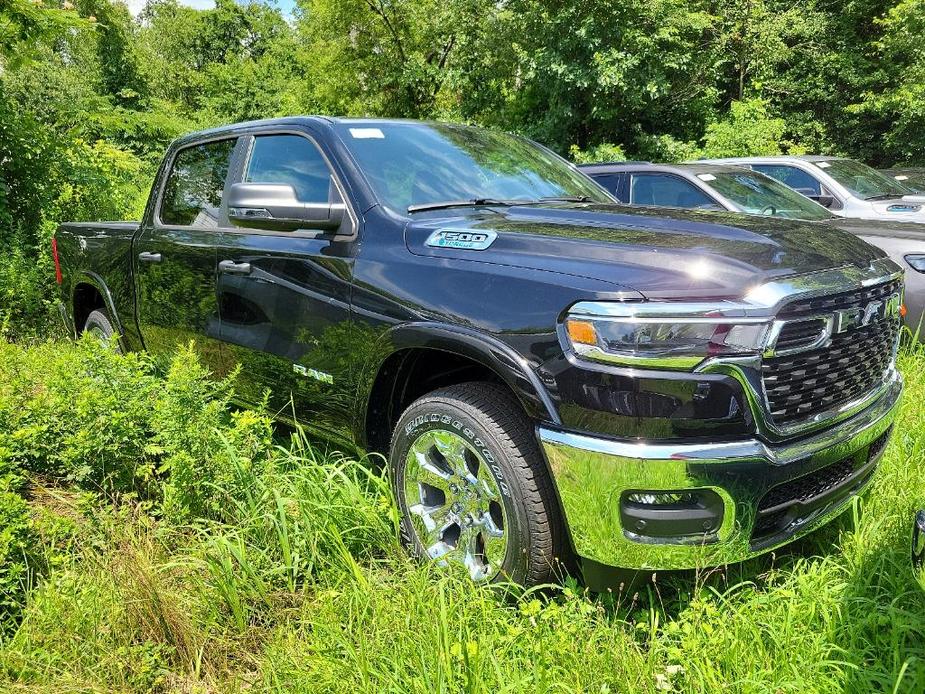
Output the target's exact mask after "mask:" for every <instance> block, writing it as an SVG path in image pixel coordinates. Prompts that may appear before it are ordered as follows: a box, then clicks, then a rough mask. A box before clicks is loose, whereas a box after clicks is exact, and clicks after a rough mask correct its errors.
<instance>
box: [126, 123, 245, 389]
mask: <svg viewBox="0 0 925 694" xmlns="http://www.w3.org/2000/svg"><path fill="white" fill-rule="evenodd" d="M235 144H236V139H235V138H230V139H222V140H215V141H211V142H203V143H199V144H194V145H191V146H189V147H185V148H183V149H180V150H178V151H177V152H176V154H175V155H174V156H173V158H172V161H171V162H170V168H169V170H168V171H167V173H166V177H165V180H164V184H163V190H162V192H161V195H160V196H159V200H158V201H157V202H156V204H155V209H154V212H153V215H152V218H151V221H150V222H149V223H148V225H147V226H146V227H145V228H144V229H142V231H141V233H140V234H139V236H138V239H137V240H136V242H135V244H134V247H133V252H134V254H135V258H134V263H135V268H136V272H135V278H136V296H137V301H138V307H137V313H138V324H139V329H140V330H141V335H142V338H143V340H144V343H145V348H146V349H147V351H148V352H149V353H150V354H152V355H153V356H154V357H155V358H156V359H157V360H159V361H162V362H163V361H165V360H167V359H169V358H170V356H171V355H172V354H173V352H174V351H175V350H176V348H177V347H178V346H179V345H185V344H187V343H189V342H195V344H196V347H197V350H198V352H199V354H200V357H201V359H202V361H203V362H204V364H205V365H206V366H207V367H208V368H209V369H211V370H212V371H213V372H215V373H217V374H218V375H221V374H223V373H224V371H225V370H226V368H227V366H226V361H227V360H226V359H225V355H224V352H223V349H222V347H221V343H220V342H219V311H218V300H217V293H216V267H217V263H216V246H217V245H218V244H219V241H220V238H221V227H222V226H225V225H226V224H227V221H225V220H226V219H227V217H226V214H225V211H224V209H223V208H222V196H223V191H224V188H225V183H226V178H227V175H228V170H229V165H230V163H231V158H232V153H233V151H234V148H235Z"/></svg>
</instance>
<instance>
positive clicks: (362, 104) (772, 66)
mask: <svg viewBox="0 0 925 694" xmlns="http://www.w3.org/2000/svg"><path fill="white" fill-rule="evenodd" d="M923 18H925V5H923V2H922V0H879V1H878V0H852V1H850V2H847V3H824V2H820V1H819V0H810V1H809V2H804V3H796V4H794V3H792V2H789V1H785V0H724V1H723V2H720V3H714V2H704V1H703V0H657V1H656V2H651V1H649V0H629V1H628V2H622V3H614V2H603V1H601V0H586V1H584V2H563V1H562V0H556V1H554V0H504V1H503V2H497V1H495V0H457V1H455V2H440V1H439V0H390V1H388V2H386V1H384V0H297V5H296V8H295V11H294V15H293V16H292V17H284V16H283V15H282V14H281V12H280V11H279V10H278V9H276V8H275V7H273V6H272V5H267V4H261V3H260V2H250V3H241V4H239V3H236V2H234V0H217V1H216V5H215V8H214V9H209V10H195V9H191V8H189V7H185V6H182V5H179V4H178V3H177V2H176V0H148V2H147V4H146V5H145V6H144V8H143V10H142V11H141V13H140V14H139V15H138V16H137V17H132V16H131V15H130V13H129V11H128V9H127V8H126V6H125V5H123V4H121V3H119V2H111V1H110V0H0V252H2V253H3V257H4V259H5V261H6V262H4V264H3V266H2V267H0V331H3V332H6V333H7V334H10V333H14V334H17V335H22V334H35V333H39V332H44V330H45V326H47V325H48V323H49V315H50V305H49V301H48V298H47V297H48V291H47V290H48V286H47V285H48V281H49V278H50V276H51V272H50V267H49V259H48V239H49V236H50V234H51V233H52V232H53V230H54V228H55V225H56V224H57V223H58V222H59V221H61V220H65V219H67V220H78V221H79V220H93V219H105V218H124V217H129V218H132V217H137V216H138V215H139V214H140V212H141V209H142V208H143V206H144V202H145V198H146V195H147V189H148V185H149V182H150V180H151V176H152V173H153V170H154V167H155V166H156V163H157V160H158V158H159V156H160V154H161V152H162V151H163V149H164V147H165V146H166V144H167V143H168V142H169V141H170V140H171V139H172V138H173V137H174V136H176V135H177V134H179V133H181V132H185V131H188V130H191V129H195V128H201V127H206V126H212V125H216V124H220V123H226V122H230V121H238V120H242V119H250V118H260V117H269V116H279V115H286V114H295V113H326V114H345V115H377V116H404V117H415V118H436V119H447V120H465V121H471V122H476V123H481V124H484V125H488V126H492V127H496V128H501V129H505V130H511V131H516V132H520V133H524V134H526V135H529V136H531V137H533V138H535V139H537V140H540V141H542V142H544V143H545V144H548V145H550V146H551V147H553V148H554V149H556V150H558V151H559V152H561V153H563V154H566V155H570V156H572V157H573V158H576V159H580V160H582V161H587V160H591V159H598V158H601V157H607V158H615V157H623V156H625V157H629V158H648V159H666V160H679V159H684V158H689V157H693V156H699V155H708V156H714V155H720V154H725V155H734V154H749V153H772V152H785V151H793V152H802V151H819V152H829V153H843V154H847V155H850V156H853V157H856V158H860V159H863V160H866V161H868V162H870V163H873V164H878V165H889V164H923V163H925V88H923V84H925V53H923V51H922V50H921V37H922V35H923V32H925V24H923V22H925V19H923ZM13 297H17V298H16V299H15V300H14V299H13Z"/></svg>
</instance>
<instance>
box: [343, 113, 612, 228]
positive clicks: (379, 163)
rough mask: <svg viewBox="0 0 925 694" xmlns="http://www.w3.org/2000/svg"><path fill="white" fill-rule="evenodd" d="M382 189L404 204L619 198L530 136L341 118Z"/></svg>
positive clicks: (385, 196) (347, 139)
mask: <svg viewBox="0 0 925 694" xmlns="http://www.w3.org/2000/svg"><path fill="white" fill-rule="evenodd" d="M335 127H336V129H337V131H338V134H339V135H340V136H341V138H342V139H343V141H344V143H345V144H346V145H347V148H348V149H349V150H350V152H351V154H353V156H354V158H355V159H356V160H357V162H358V163H359V165H360V167H361V168H362V169H363V171H364V173H365V174H366V177H367V179H368V180H369V182H370V185H372V187H373V189H374V192H375V193H376V196H377V197H378V198H379V200H380V201H382V203H383V204H385V205H386V206H388V207H390V208H392V209H393V210H396V211H399V212H402V213H404V212H406V211H407V210H408V208H409V207H411V206H416V205H428V204H435V203H440V202H446V201H461V200H486V199H491V200H503V201H515V200H516V201H535V200H539V199H540V198H550V197H576V198H588V199H589V200H590V201H592V202H605V203H609V202H614V199H613V198H611V197H610V196H609V195H608V194H607V193H606V192H605V191H604V190H603V189H602V188H601V187H599V186H598V185H597V184H595V183H594V182H593V181H591V180H590V179H589V178H587V177H586V176H585V175H584V174H581V173H579V172H578V171H576V170H575V169H574V168H572V166H571V165H570V164H568V163H567V162H566V161H565V160H564V159H560V158H559V157H557V156H556V155H554V154H552V153H551V152H549V151H547V150H545V149H543V148H542V147H540V146H539V145H536V144H534V143H532V142H530V141H528V140H525V139H523V138H520V137H515V136H513V135H507V134H504V133H498V132H494V131H491V130H484V129H481V128H473V127H469V126H464V125H452V124H448V123H410V122H409V123H401V122H399V123H381V122H376V123H371V124H370V123H357V122H352V123H351V122H346V123H344V122H341V123H337V124H336V126H335Z"/></svg>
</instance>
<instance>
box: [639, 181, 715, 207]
mask: <svg viewBox="0 0 925 694" xmlns="http://www.w3.org/2000/svg"><path fill="white" fill-rule="evenodd" d="M630 202H631V203H633V204H634V205H655V206H657V207H686V208H692V207H696V208H705V209H717V207H718V205H717V204H716V201H715V200H713V199H712V198H710V197H709V196H708V195H707V194H706V193H704V192H703V191H701V190H699V189H698V188H697V187H696V186H694V185H692V184H691V183H688V182H687V181H685V180H683V179H681V178H678V177H677V176H671V175H669V174H636V175H634V176H633V179H632V183H631V185H630Z"/></svg>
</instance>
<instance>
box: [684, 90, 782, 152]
mask: <svg viewBox="0 0 925 694" xmlns="http://www.w3.org/2000/svg"><path fill="white" fill-rule="evenodd" d="M785 131H786V123H785V122H784V119H783V118H775V117H773V116H771V115H769V114H768V108H767V103H766V102H764V101H762V100H761V99H750V100H748V101H733V102H732V105H731V107H730V112H729V115H728V116H727V117H726V118H724V119H723V120H719V121H715V122H713V123H710V124H709V125H708V126H707V132H706V135H705V136H704V138H703V150H702V152H701V156H703V157H747V156H754V155H762V154H781V153H782V151H783V150H782V140H783V136H784V132H785Z"/></svg>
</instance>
